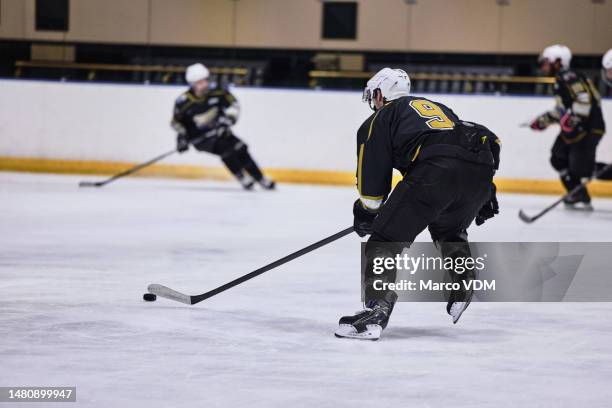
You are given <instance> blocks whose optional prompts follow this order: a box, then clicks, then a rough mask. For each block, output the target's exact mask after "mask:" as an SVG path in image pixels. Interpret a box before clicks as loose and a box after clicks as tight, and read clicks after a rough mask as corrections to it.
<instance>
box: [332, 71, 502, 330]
mask: <svg viewBox="0 0 612 408" xmlns="http://www.w3.org/2000/svg"><path fill="white" fill-rule="evenodd" d="M409 92H410V78H409V77H408V75H407V74H406V73H405V72H404V71H402V70H400V69H390V68H384V69H382V70H381V71H379V72H378V73H377V74H376V75H374V76H373V77H372V78H371V79H370V80H369V81H368V84H367V87H366V89H365V91H364V101H367V102H368V103H370V106H371V107H372V104H374V106H373V109H374V111H375V113H374V114H372V115H371V116H370V117H369V118H368V119H367V120H366V121H365V122H364V123H363V124H362V125H361V127H360V128H359V130H358V132H357V154H358V167H357V188H358V190H359V195H360V198H358V199H357V201H355V204H354V206H353V214H354V217H355V219H354V227H355V231H356V232H357V233H358V234H359V235H360V236H362V237H363V236H365V235H367V234H371V236H370V238H369V240H368V243H367V245H366V262H367V264H366V271H365V280H364V281H365V287H366V290H365V303H366V308H365V309H364V310H363V311H362V312H358V313H357V314H356V315H354V316H344V317H342V318H341V319H340V322H339V325H340V327H339V329H338V331H337V332H336V336H337V337H348V338H356V339H367V340H376V339H378V338H379V337H380V334H381V332H382V330H383V329H384V328H385V327H386V325H387V323H388V321H389V316H390V315H391V312H392V310H393V306H394V304H395V302H396V300H397V294H396V293H395V292H394V291H374V290H371V286H372V285H371V284H370V283H371V282H372V281H371V278H372V277H373V276H374V275H373V271H372V259H373V258H375V257H379V256H389V255H390V256H393V254H389V253H388V251H389V245H394V244H389V243H400V244H399V247H398V248H397V249H398V252H399V251H401V247H403V246H406V244H405V243H412V242H413V241H414V239H415V238H416V236H417V235H418V234H419V233H420V232H421V231H423V230H424V229H425V228H429V231H430V233H431V237H432V239H433V241H435V242H438V243H439V244H440V246H441V250H442V254H443V255H451V254H450V252H449V251H451V250H457V249H459V250H460V252H461V253H460V254H459V253H457V252H455V254H454V255H461V256H469V247H468V245H467V228H468V227H469V225H470V224H471V223H472V221H473V220H474V218H476V223H477V224H478V225H480V224H482V223H483V222H484V221H485V220H486V219H488V218H491V217H493V216H494V215H495V214H497V213H498V205H497V199H496V197H495V185H494V184H493V174H494V173H495V169H497V168H498V166H499V151H500V144H499V140H498V139H497V137H496V136H495V135H494V134H493V133H492V132H490V131H489V130H488V129H486V128H485V127H484V126H481V125H477V124H474V123H470V122H463V121H461V120H460V119H459V118H458V117H457V115H455V113H454V112H453V111H452V110H451V109H449V108H447V107H446V106H444V105H442V104H440V103H437V102H433V101H430V100H428V99H425V98H421V97H416V96H408V94H409ZM394 168H395V169H397V170H399V171H400V172H401V173H402V174H403V175H404V178H403V179H402V181H400V183H399V184H398V185H397V186H396V187H395V189H394V190H393V192H392V193H391V195H390V196H389V198H388V199H387V196H388V195H389V193H390V192H391V183H392V173H393V169H394ZM383 203H384V205H383ZM451 243H455V244H451ZM456 243H459V247H457V244H456ZM451 256H453V255H451ZM380 278H381V275H379V276H378V277H377V278H376V279H380ZM451 278H452V279H453V281H454V282H459V281H462V280H468V279H472V278H473V275H471V273H468V272H466V273H465V274H463V275H461V274H457V273H455V272H454V271H451ZM385 279H387V280H388V281H394V280H395V273H394V272H392V273H390V274H389V275H387V276H386V277H385ZM369 289H370V290H369ZM470 300H471V292H468V291H465V290H461V291H453V292H452V293H451V294H450V297H449V299H448V304H447V312H448V313H449V314H450V315H451V316H452V318H453V322H455V323H456V322H457V320H458V319H459V317H460V316H461V313H463V311H464V310H465V309H466V308H467V306H468V305H469V302H470Z"/></svg>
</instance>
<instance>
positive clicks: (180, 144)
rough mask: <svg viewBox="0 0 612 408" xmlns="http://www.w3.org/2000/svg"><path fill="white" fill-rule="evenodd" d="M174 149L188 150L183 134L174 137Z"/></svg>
mask: <svg viewBox="0 0 612 408" xmlns="http://www.w3.org/2000/svg"><path fill="white" fill-rule="evenodd" d="M176 150H177V151H178V152H179V153H184V152H186V151H187V150H189V141H188V140H187V138H186V137H185V136H183V135H178V136H177V137H176Z"/></svg>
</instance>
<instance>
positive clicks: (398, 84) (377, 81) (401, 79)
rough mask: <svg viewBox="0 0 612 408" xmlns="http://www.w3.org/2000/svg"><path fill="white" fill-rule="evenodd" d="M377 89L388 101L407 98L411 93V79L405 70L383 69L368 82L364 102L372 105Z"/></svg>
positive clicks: (364, 91)
mask: <svg viewBox="0 0 612 408" xmlns="http://www.w3.org/2000/svg"><path fill="white" fill-rule="evenodd" d="M377 89H379V90H380V93H381V94H382V96H383V98H385V99H386V100H387V101H392V100H394V99H397V98H400V97H402V96H406V95H408V94H409V93H410V77H409V76H408V74H407V73H406V71H404V70H403V69H391V68H383V69H381V70H380V71H378V72H377V73H376V74H375V75H374V76H373V77H372V78H370V80H369V81H368V84H367V86H366V87H365V89H364V90H363V98H362V99H363V101H364V102H368V103H371V102H372V98H373V97H374V91H376V90H377Z"/></svg>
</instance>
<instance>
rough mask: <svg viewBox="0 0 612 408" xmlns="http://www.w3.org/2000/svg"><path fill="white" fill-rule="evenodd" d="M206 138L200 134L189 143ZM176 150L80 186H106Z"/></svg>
mask: <svg viewBox="0 0 612 408" xmlns="http://www.w3.org/2000/svg"><path fill="white" fill-rule="evenodd" d="M204 139H206V137H205V136H200V137H198V138H196V139H194V140H192V141H190V142H189V143H191V144H197V143H199V142H201V141H202V140H204ZM176 152H178V149H172V150H170V151H168V152H166V153H163V154H160V155H159V156H157V157H154V158H152V159H151V160H148V161H146V162H144V163H140V164H138V165H136V166H134V167H132V168H129V169H127V170H125V171H122V172H121V173H119V174H115V175H114V176H112V177H109V178H108V179H106V180H102V181H96V182H93V181H82V182H80V183H79V187H102V186H105V185H107V184H108V183H111V182H113V181H115V180H117V179H119V178H122V177H125V176H129V175H130V174H134V173H136V172H138V171H140V170H142V169H144V168H145V167H148V166H150V165H152V164H154V163H157V162H158V161H160V160H163V159H165V158H166V157H168V156H171V155H173V154H174V153H176Z"/></svg>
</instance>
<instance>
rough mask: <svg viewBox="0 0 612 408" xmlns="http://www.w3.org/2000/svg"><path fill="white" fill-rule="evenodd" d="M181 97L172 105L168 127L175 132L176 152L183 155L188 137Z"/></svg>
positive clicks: (186, 148) (187, 146)
mask: <svg viewBox="0 0 612 408" xmlns="http://www.w3.org/2000/svg"><path fill="white" fill-rule="evenodd" d="M184 105H185V104H184V101H183V95H181V96H180V97H179V98H178V99H177V100H176V102H175V104H174V111H173V114H172V120H171V121H170V126H172V128H173V129H174V130H175V131H176V150H178V151H179V153H183V152H185V151H187V150H188V149H189V136H188V134H187V128H186V125H185V112H184V108H185V106H184Z"/></svg>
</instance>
